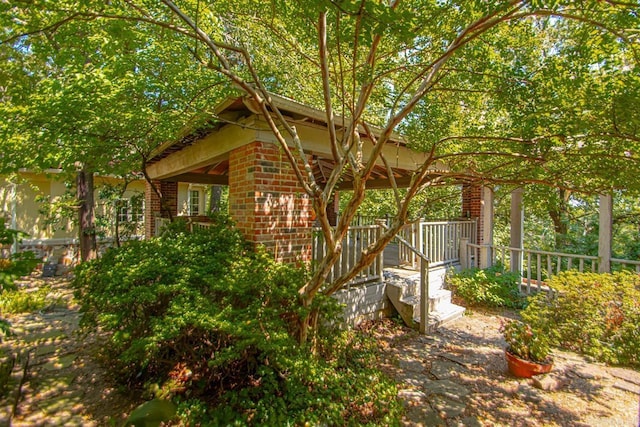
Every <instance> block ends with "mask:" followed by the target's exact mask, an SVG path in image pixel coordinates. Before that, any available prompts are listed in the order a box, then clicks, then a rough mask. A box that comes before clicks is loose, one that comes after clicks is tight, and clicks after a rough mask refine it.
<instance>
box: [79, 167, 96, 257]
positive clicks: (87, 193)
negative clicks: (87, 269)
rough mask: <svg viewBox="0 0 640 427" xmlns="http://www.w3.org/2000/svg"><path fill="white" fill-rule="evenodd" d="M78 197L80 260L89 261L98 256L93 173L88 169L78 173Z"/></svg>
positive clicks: (84, 168)
mask: <svg viewBox="0 0 640 427" xmlns="http://www.w3.org/2000/svg"><path fill="white" fill-rule="evenodd" d="M76 185H77V197H78V204H79V210H78V228H79V236H78V238H79V242H80V260H81V261H87V260H90V259H94V258H96V256H97V253H98V251H97V243H96V228H95V212H94V198H93V172H91V171H88V170H87V169H86V167H83V168H82V170H80V171H78V176H77V179H76Z"/></svg>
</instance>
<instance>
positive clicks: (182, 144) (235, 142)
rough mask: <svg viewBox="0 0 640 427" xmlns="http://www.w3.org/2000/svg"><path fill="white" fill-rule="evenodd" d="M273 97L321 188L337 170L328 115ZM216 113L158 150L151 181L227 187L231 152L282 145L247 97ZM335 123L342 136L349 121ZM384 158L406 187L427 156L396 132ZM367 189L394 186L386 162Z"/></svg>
mask: <svg viewBox="0 0 640 427" xmlns="http://www.w3.org/2000/svg"><path fill="white" fill-rule="evenodd" d="M271 97H272V100H273V104H274V105H275V106H276V107H277V108H278V109H279V110H280V112H281V113H282V115H283V116H285V118H286V119H287V120H288V121H289V122H290V123H291V124H292V125H295V126H296V129H297V130H298V133H299V136H300V140H301V143H302V146H303V149H304V152H305V153H306V154H308V155H309V156H310V158H311V165H312V167H313V173H314V176H315V178H316V180H317V181H318V182H319V183H323V182H325V180H326V179H325V178H326V177H328V176H329V174H330V173H331V171H332V170H333V168H334V161H333V158H332V155H331V147H330V145H329V143H328V141H329V137H328V130H327V123H326V122H327V120H326V115H325V113H324V112H323V111H322V110H318V109H315V108H312V107H309V106H307V105H304V104H301V103H299V102H297V101H294V100H292V99H289V98H286V97H283V96H279V95H275V94H271ZM215 114H216V119H215V120H211V121H210V122H209V126H206V127H204V128H201V129H198V130H195V131H192V132H190V133H188V134H187V135H186V136H184V137H183V138H181V139H179V140H177V141H172V142H167V143H165V144H163V145H161V146H160V147H158V148H157V149H156V150H155V151H154V152H153V153H152V155H151V158H150V160H149V161H148V163H147V173H148V174H149V177H150V178H152V179H162V180H166V181H179V182H192V183H205V184H222V185H226V184H227V183H228V172H229V153H230V152H231V151H232V150H234V149H236V148H238V147H241V146H243V145H245V144H249V143H251V142H253V141H262V142H274V143H277V140H276V138H275V136H274V135H273V133H272V132H271V130H270V129H269V128H268V126H267V123H266V121H265V120H264V117H263V115H262V114H261V112H260V110H259V108H258V105H257V103H256V102H255V101H254V100H253V99H252V98H250V97H248V96H236V97H229V98H226V99H225V100H223V101H222V102H221V103H220V104H218V106H217V107H216V108H215ZM336 122H337V125H338V126H339V129H338V131H341V130H342V128H343V127H344V125H345V123H344V120H343V119H341V118H338V119H337V120H336ZM359 131H360V136H361V138H362V139H363V141H365V144H364V152H365V153H364V154H365V155H366V154H367V152H369V151H370V150H371V149H372V148H373V145H372V144H371V142H370V140H369V139H368V138H367V137H366V135H365V132H364V129H359ZM372 131H373V133H374V134H379V132H380V130H379V129H377V128H375V127H372ZM287 140H288V141H289V139H287ZM289 143H291V142H290V141H289ZM383 155H384V156H385V158H386V160H387V162H388V163H389V164H390V165H391V169H392V172H393V175H394V177H395V179H396V181H397V185H398V186H401V187H402V186H408V185H409V182H410V179H411V174H412V173H413V172H414V171H415V170H416V169H417V168H418V167H419V166H420V165H421V164H422V163H423V162H424V161H425V160H426V157H427V155H426V154H425V153H421V152H418V151H414V150H412V149H410V148H409V147H408V146H407V141H406V140H405V139H404V138H403V137H402V136H401V135H398V134H395V133H394V134H393V135H392V137H391V139H390V141H389V142H388V143H387V144H386V146H385V147H384V149H383ZM445 169H446V168H445V167H444V166H443V165H436V167H434V168H433V170H434V174H438V173H439V172H438V171H440V172H441V171H443V170H445ZM350 181H351V176H349V175H348V174H347V175H346V176H345V177H343V180H342V184H341V188H343V189H348V188H349V187H350ZM367 187H368V188H388V187H390V181H389V174H388V171H387V168H386V167H385V166H384V164H383V162H382V159H379V161H378V164H377V165H376V167H375V169H374V171H373V174H372V178H371V179H370V181H369V182H368V183H367ZM339 189H340V188H339Z"/></svg>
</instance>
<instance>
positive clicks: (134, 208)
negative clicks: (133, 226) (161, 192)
mask: <svg viewBox="0 0 640 427" xmlns="http://www.w3.org/2000/svg"><path fill="white" fill-rule="evenodd" d="M129 204H130V205H131V221H132V222H144V199H143V197H142V196H141V195H138V196H133V197H131V199H129Z"/></svg>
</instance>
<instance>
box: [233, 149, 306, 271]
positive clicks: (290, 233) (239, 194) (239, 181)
mask: <svg viewBox="0 0 640 427" xmlns="http://www.w3.org/2000/svg"><path fill="white" fill-rule="evenodd" d="M229 211H230V214H231V217H232V218H233V219H234V221H235V222H236V226H237V227H238V228H239V229H240V230H241V231H242V233H243V234H244V235H245V237H246V238H247V239H248V240H249V241H251V242H253V243H255V244H256V245H258V244H260V245H264V246H265V247H266V248H267V249H268V250H269V251H270V252H272V253H273V254H274V255H275V257H276V259H277V260H278V261H283V262H300V261H302V262H308V261H310V260H311V226H312V220H311V215H310V213H311V201H310V200H309V198H308V196H307V195H306V193H305V192H304V190H303V189H302V187H301V186H300V185H299V184H298V181H297V179H296V176H295V173H294V171H293V169H292V168H291V166H290V165H289V163H288V161H287V158H286V156H285V155H284V154H283V153H280V150H279V149H278V147H277V146H276V145H274V144H272V143H265V142H259V141H256V142H253V143H251V144H248V145H245V146H243V147H240V148H237V149H236V150H234V151H232V152H231V153H230V157H229Z"/></svg>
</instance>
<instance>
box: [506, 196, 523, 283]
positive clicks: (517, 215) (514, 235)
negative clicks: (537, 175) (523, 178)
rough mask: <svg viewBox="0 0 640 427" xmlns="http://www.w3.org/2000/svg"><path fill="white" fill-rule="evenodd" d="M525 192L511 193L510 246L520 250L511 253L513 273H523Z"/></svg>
mask: <svg viewBox="0 0 640 427" xmlns="http://www.w3.org/2000/svg"><path fill="white" fill-rule="evenodd" d="M523 194H524V190H523V189H522V188H517V189H515V190H513V191H512V192H511V240H510V243H509V246H511V247H512V248H518V249H520V250H519V251H513V250H512V251H511V271H512V272H515V273H521V272H522V254H523V253H522V248H523V247H524V239H523V235H524V233H523V230H524V204H523V203H522V195H523Z"/></svg>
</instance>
